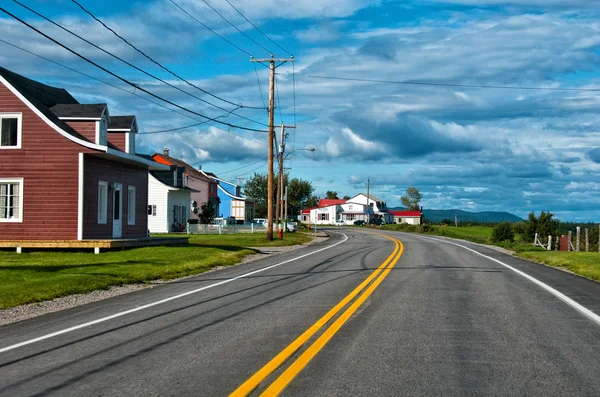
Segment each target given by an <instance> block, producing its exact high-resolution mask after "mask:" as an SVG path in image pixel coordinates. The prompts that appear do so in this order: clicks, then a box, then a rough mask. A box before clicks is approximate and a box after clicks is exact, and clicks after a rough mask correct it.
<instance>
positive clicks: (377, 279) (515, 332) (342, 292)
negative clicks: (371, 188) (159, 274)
mask: <svg viewBox="0 0 600 397" xmlns="http://www.w3.org/2000/svg"><path fill="white" fill-rule="evenodd" d="M337 231H338V232H342V233H344V234H345V235H346V236H347V237H348V239H347V240H345V237H344V235H342V234H338V233H332V237H331V238H330V239H329V241H327V242H326V243H323V244H319V245H315V246H311V247H306V248H303V249H301V250H298V251H294V252H290V253H285V254H282V255H280V256H277V257H271V258H268V259H266V260H261V261H257V262H253V263H249V264H245V265H241V266H237V267H234V268H227V269H223V270H220V271H217V272H212V273H208V274H205V275H203V276H199V277H196V278H191V279H186V280H183V281H181V282H177V283H172V284H166V285H162V286H159V287H156V288H153V289H148V290H142V291H138V292H135V293H132V294H128V295H125V296H119V297H115V298H112V299H108V300H105V301H101V302H96V303H92V304H89V305H84V306H80V307H77V308H73V309H69V310H66V311H63V312H58V313H52V314H49V315H45V316H41V317H38V318H35V319H30V320H26V321H22V322H19V323H15V324H11V325H7V326H4V327H0V396H11V397H12V396H45V395H53V396H225V395H228V394H230V393H232V392H233V391H235V390H236V389H237V388H238V387H240V386H241V385H242V384H244V382H246V381H247V380H248V379H250V378H251V377H252V376H253V375H255V376H257V375H256V373H257V371H259V370H260V369H261V368H263V366H265V365H266V364H268V363H269V362H271V361H272V360H273V359H274V357H276V356H278V354H280V353H281V352H282V351H283V352H286V351H287V350H290V349H291V348H288V346H289V345H290V344H291V343H292V342H293V341H295V340H296V339H297V338H299V337H300V336H301V335H302V334H303V333H305V331H307V330H308V329H310V328H311V326H313V324H315V322H317V320H319V319H321V318H322V317H323V316H324V315H326V314H327V313H328V312H330V311H331V309H332V308H334V307H335V306H336V305H337V304H338V302H340V301H342V300H343V299H344V298H347V297H348V295H349V294H350V293H351V292H352V291H355V292H356V288H357V286H359V285H361V283H363V284H365V285H364V288H363V289H361V290H359V291H358V292H357V295H356V296H355V297H350V298H352V299H350V298H348V299H347V300H348V301H349V302H348V304H347V305H345V306H343V307H342V308H341V309H340V310H339V311H337V312H335V314H334V315H333V317H332V318H331V319H330V320H329V321H327V322H325V323H323V324H322V327H321V328H319V329H318V330H317V331H316V332H315V333H314V335H312V336H311V337H309V338H308V339H307V340H306V341H304V342H303V343H301V346H300V348H299V349H297V350H296V349H295V348H293V349H292V350H291V351H290V353H292V354H291V355H290V356H289V357H287V356H286V357H285V360H284V361H283V364H282V365H280V366H279V365H277V366H276V367H274V368H272V369H273V370H274V371H273V372H272V373H271V372H270V371H269V373H268V374H267V375H268V376H267V377H265V378H264V379H263V380H261V381H260V382H259V383H258V387H257V388H256V389H255V390H254V392H253V393H252V395H260V394H261V393H262V392H264V391H265V390H267V388H268V387H273V386H272V385H274V384H276V383H277V382H284V383H285V388H284V389H283V393H282V394H283V395H290V396H296V395H301V396H349V395H352V396H359V395H360V396H438V395H439V396H482V395H494V396H562V395H564V396H575V395H577V396H599V395H600V376H599V374H600V324H598V323H597V322H595V321H594V320H593V319H591V318H590V317H589V316H585V315H584V314H582V313H581V312H580V311H578V310H576V309H574V308H573V307H572V306H569V305H568V304H566V303H565V302H564V301H562V300H561V299H559V298H558V297H557V296H555V295H552V294H551V293H549V292H548V291H547V290H545V289H543V288H542V287H540V286H539V285H536V284H534V283H533V282H532V281H531V280H528V279H526V278H525V277H523V276H522V275H520V274H518V273H517V272H515V271H514V270H511V269H509V268H507V267H505V266H503V265H502V264H500V263H498V262H495V261H493V260H491V259H489V258H487V257H484V256H480V255H477V254H476V253H474V252H471V251H469V250H467V249H465V248H463V247H459V246H456V245H452V244H447V243H444V242H441V241H438V240H432V239H429V238H427V237H423V236H416V235H408V234H399V233H396V234H394V233H387V234H388V235H390V236H394V237H397V238H399V239H400V241H402V243H403V244H395V243H394V241H392V240H390V239H387V238H384V237H382V236H378V235H372V234H367V233H365V232H364V231H362V230H360V229H348V230H337ZM344 240H345V241H344ZM336 243H340V244H338V245H335V246H333V247H332V248H329V249H324V248H325V247H327V246H331V245H334V244H336ZM460 244H462V245H464V246H466V247H469V248H471V249H474V250H476V251H477V252H480V253H482V254H484V255H487V256H489V257H491V258H494V259H496V260H499V261H501V262H503V263H505V264H506V265H508V266H511V267H513V268H514V269H516V270H520V271H523V272H525V273H526V274H529V275H530V276H532V277H535V278H536V279H537V280H539V281H540V282H543V283H545V284H546V285H548V286H550V287H552V288H555V289H556V290H557V291H558V292H560V293H562V294H564V295H565V296H568V297H570V298H572V299H573V300H574V301H576V302H578V303H580V304H581V305H583V306H584V307H585V308H588V309H590V310H592V311H593V312H595V313H596V314H599V313H600V284H597V283H593V282H591V281H588V280H585V279H583V278H580V277H577V276H574V275H571V274H568V273H565V272H562V271H559V270H555V269H551V268H548V267H545V266H541V265H537V264H533V263H531V262H526V261H521V260H518V259H515V258H512V257H510V256H507V255H504V254H501V253H499V252H497V251H493V250H490V249H487V248H484V247H479V246H476V245H474V244H469V243H462V242H461V243H460ZM323 249H324V250H323ZM319 250H322V251H319ZM311 253H312V254H311ZM400 253H401V257H400V258H399V260H397V259H398V255H399V254H400ZM307 254H310V255H308V256H304V257H302V258H300V259H297V260H292V259H293V258H294V257H298V256H302V255H307ZM386 259H387V262H386ZM288 260H291V261H289V262H287V263H282V262H285V261H288ZM396 260H397V261H396ZM383 263H385V264H386V265H388V267H389V269H388V270H385V269H381V268H380V266H381V265H382V264H383ZM278 264H280V265H278ZM273 265H278V266H275V267H272V268H268V267H269V266H273ZM392 266H393V267H392ZM264 268H268V269H266V270H260V269H264ZM257 270H259V271H258V272H255V273H253V274H250V275H248V276H247V277H243V278H237V279H234V280H231V279H232V278H235V277H238V276H240V275H243V274H247V273H249V272H254V271H257ZM365 280H368V282H370V283H369V284H366V283H364V282H365ZM218 283H220V284H218ZM215 284H218V285H215ZM211 285H214V286H213V287H210V288H206V287H209V286H211ZM201 288H205V289H203V290H199V289H201ZM197 290H198V291H197ZM190 291H195V292H193V293H189V294H188V295H185V296H180V297H179V298H177V299H173V300H169V301H166V302H163V303H160V304H156V305H153V306H150V307H145V306H144V305H148V304H152V303H153V302H157V301H160V300H162V299H166V298H169V297H173V296H178V295H180V294H184V293H188V292H190ZM353 307H354V311H352V310H351V309H352V308H353ZM135 308H140V310H137V311H132V312H131V313H129V314H126V315H122V316H120V317H116V318H112V319H108V320H106V321H103V322H99V323H97V324H91V325H89V326H86V327H83V328H79V329H75V330H73V331H71V332H66V333H63V334H60V335H57V336H54V337H50V338H47V339H41V340H38V341H35V340H36V338H43V337H44V336H48V335H50V334H52V333H55V332H58V331H61V330H65V329H69V328H70V327H76V326H79V325H81V324H86V323H88V322H90V321H94V320H97V319H102V318H105V317H107V316H111V315H114V314H116V313H121V312H123V311H126V310H129V309H135ZM347 310H348V312H347ZM338 323H339V324H341V325H340V326H339V327H336V326H335V325H336V324H338ZM313 328H314V327H313ZM317 328H318V327H317ZM321 340H326V343H323V344H322V345H320V347H319V346H317V345H319V341H321ZM23 342H31V343H29V344H25V345H22V346H18V345H17V344H20V343H23ZM10 346H17V347H14V348H12V349H10V350H8V351H2V349H3V348H6V347H10ZM315 346H317V347H315ZM286 348H288V349H287V350H286ZM311 351H314V355H313V356H312V357H311V358H312V359H309V360H308V361H306V360H304V358H305V357H307V356H309V355H310V353H311ZM303 360H304V361H303ZM294 368H300V370H299V371H298V372H297V374H296V375H295V376H292V377H290V376H288V375H286V374H288V373H289V372H290V371H292V370H293V369H294ZM253 379H254V378H253ZM269 390H271V389H269Z"/></svg>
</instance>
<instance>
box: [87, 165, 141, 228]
mask: <svg viewBox="0 0 600 397" xmlns="http://www.w3.org/2000/svg"><path fill="white" fill-rule="evenodd" d="M99 181H105V182H107V183H108V185H109V186H110V184H112V183H120V184H121V185H122V207H121V225H122V234H121V238H140V237H146V235H147V231H148V215H147V210H148V170H147V169H146V168H135V167H132V166H127V165H125V164H120V163H115V162H112V161H110V160H106V159H103V158H100V157H97V156H90V155H86V156H85V158H84V186H85V187H84V213H83V238H84V239H111V238H112V236H113V234H112V233H113V211H112V208H113V197H112V196H113V195H112V191H109V192H108V200H107V207H108V210H107V219H106V224H98V182H99ZM129 186H135V189H136V194H135V198H136V205H135V225H128V222H127V210H128V208H129V206H128V202H127V200H128V194H127V188H128V187H129Z"/></svg>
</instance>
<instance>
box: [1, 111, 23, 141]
mask: <svg viewBox="0 0 600 397" xmlns="http://www.w3.org/2000/svg"><path fill="white" fill-rule="evenodd" d="M14 118H16V119H17V145H16V146H2V145H0V150H11V149H21V142H22V141H23V113H14V112H13V113H11V112H7V113H4V112H2V113H0V129H1V128H2V119H14ZM1 133H2V132H1V130H0V134H1Z"/></svg>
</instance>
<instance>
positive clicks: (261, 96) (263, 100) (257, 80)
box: [252, 62, 267, 108]
mask: <svg viewBox="0 0 600 397" xmlns="http://www.w3.org/2000/svg"><path fill="white" fill-rule="evenodd" d="M252 65H254V73H255V74H256V83H257V84H258V91H259V92H260V99H262V103H263V106H264V107H265V108H266V107H267V104H266V102H265V97H264V95H263V92H262V88H261V87H260V79H259V78H258V70H257V69H256V62H252Z"/></svg>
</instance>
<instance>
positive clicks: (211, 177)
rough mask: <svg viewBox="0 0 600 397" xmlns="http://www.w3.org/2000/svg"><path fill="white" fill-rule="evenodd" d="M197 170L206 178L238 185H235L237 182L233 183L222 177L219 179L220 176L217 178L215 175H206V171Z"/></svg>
mask: <svg viewBox="0 0 600 397" xmlns="http://www.w3.org/2000/svg"><path fill="white" fill-rule="evenodd" d="M198 171H199V172H201V173H202V175H204V176H205V177H207V178H208V179H212V180H213V181H219V182H223V183H226V184H228V185H231V186H238V185H237V184H235V183H232V182H229V181H226V180H224V179H221V178H217V177H216V176H210V175H208V174H207V173H206V172H204V171H203V170H198Z"/></svg>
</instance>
